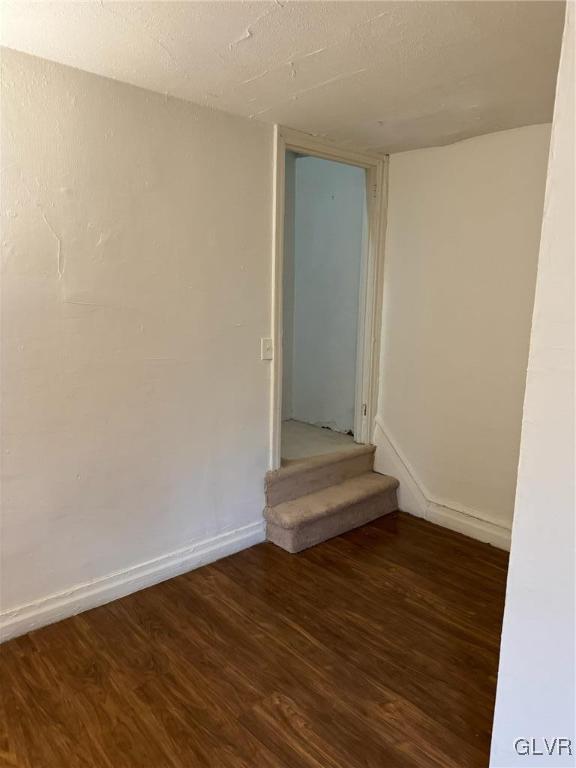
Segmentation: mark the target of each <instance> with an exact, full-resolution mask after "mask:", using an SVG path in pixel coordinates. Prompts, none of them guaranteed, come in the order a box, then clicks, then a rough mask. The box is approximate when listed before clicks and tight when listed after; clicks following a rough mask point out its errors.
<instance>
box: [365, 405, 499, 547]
mask: <svg viewBox="0 0 576 768" xmlns="http://www.w3.org/2000/svg"><path fill="white" fill-rule="evenodd" d="M373 442H374V443H375V445H376V455H375V458H374V468H375V469H376V471H377V472H382V473H384V474H388V475H393V476H394V477H396V478H397V479H398V480H399V482H400V487H399V489H398V506H399V507H400V509H401V510H403V511H404V512H408V513H410V514H411V515H415V516H416V517H423V518H424V519H426V520H429V521H430V522H431V523H436V525H441V526H443V527H444V528H449V529H450V530H452V531H457V532H458V533H462V534H464V535H465V536H470V538H472V539H478V540H479V541H483V542H486V543H488V544H492V546H494V547H498V548H499V549H505V550H510V539H511V533H512V532H511V528H509V527H506V526H503V525H501V524H500V523H498V522H497V521H496V520H495V519H494V518H493V516H492V515H490V514H488V513H486V512H482V511H480V510H475V509H470V508H468V507H464V506H463V505H459V504H457V503H455V502H453V501H448V500H444V499H438V498H434V497H433V496H432V495H431V494H430V492H429V491H428V490H427V489H426V488H425V487H424V485H423V484H422V482H421V481H420V480H419V479H418V477H417V476H416V473H415V470H414V468H413V467H412V466H411V465H410V463H409V462H408V460H407V459H406V457H405V456H403V455H402V453H401V451H400V449H399V448H398V447H397V445H396V444H395V442H394V440H393V439H392V437H391V436H390V434H389V433H388V431H387V430H386V428H385V426H384V424H383V423H382V420H381V419H380V418H379V417H376V420H375V435H374V441H373Z"/></svg>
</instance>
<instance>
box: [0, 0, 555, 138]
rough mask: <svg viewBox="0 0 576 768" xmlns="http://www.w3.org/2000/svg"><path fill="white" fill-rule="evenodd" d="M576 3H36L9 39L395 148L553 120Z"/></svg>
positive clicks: (276, 118) (6, 7) (89, 66)
mask: <svg viewBox="0 0 576 768" xmlns="http://www.w3.org/2000/svg"><path fill="white" fill-rule="evenodd" d="M562 15H563V3H561V2H554V0H552V1H550V2H546V1H545V2H485V0H479V1H478V0H471V1H470V2H427V3H425V2H377V1H375V0H374V1H369V2H365V1H363V0H357V1H355V2H334V0H320V1H318V2H290V0H265V1H264V2H167V3H158V2H108V0H101V2H82V3H71V2H41V3H38V2H27V1H26V0H12V1H7V0H4V2H3V4H2V17H3V18H2V26H1V30H0V35H1V40H2V44H3V45H7V46H9V47H12V48H16V49H18V50H22V51H26V52H28V53H33V54H35V55H37V56H42V57H44V58H47V59H53V60H55V61H60V62H61V63H63V64H68V65H71V66H74V67H78V68H80V69H85V70H87V71H90V72H95V73H97V74H100V75H105V76H107V77H113V78H115V79H118V80H122V81H125V82H129V83H132V84H134V85H139V86H142V87H145V88H150V89H151V90H155V91H158V92H160V93H169V94H172V95H174V96H178V97H180V98H184V99H188V100H190V101H193V102H197V103H201V104H210V105H211V106H213V107H216V108H218V109H221V110H225V111H227V112H233V113H236V114H240V115H244V116H246V117H251V118H253V119H255V120H263V121H265V122H269V123H279V124H282V125H286V126H290V127H292V128H298V129H300V130H303V131H307V132H309V133H314V134H316V135H319V136H324V137H326V138H327V139H328V140H332V141H337V142H340V143H350V144H352V145H354V146H355V147H357V148H360V147H366V148H370V149H372V150H375V151H381V152H397V151H400V150H402V149H410V148H414V147H425V146H431V145H435V144H450V143H452V142H454V141H457V140H458V139H462V138H465V137H469V136H475V135H478V134H482V133H489V132H492V131H498V130H502V129H505V128H513V127H516V126H521V125H528V124H534V123H543V122H547V121H550V120H551V118H552V105H553V98H554V83H555V79H556V70H557V65H558V55H559V51H560V38H561V34H562Z"/></svg>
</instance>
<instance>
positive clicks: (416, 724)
mask: <svg viewBox="0 0 576 768" xmlns="http://www.w3.org/2000/svg"><path fill="white" fill-rule="evenodd" d="M389 527H390V526H389V521H387V520H386V519H383V520H381V521H378V522H376V523H374V524H372V525H369V526H366V527H364V528H361V529H358V530H356V531H353V532H351V533H349V534H346V535H345V536H341V537H339V538H337V539H333V540H332V541H330V542H327V543H325V544H321V545H320V546H318V547H315V548H313V549H310V550H308V551H306V552H303V553H301V554H299V555H289V554H287V553H286V552H284V551H282V550H280V549H277V548H275V547H274V546H273V545H271V544H261V545H259V546H257V547H253V548H252V549H249V550H245V551H244V552H241V553H239V554H237V555H233V556H232V557H229V558H226V559H225V560H220V561H219V562H217V563H214V564H212V565H209V566H206V567H204V568H201V569H199V570H196V571H192V572H191V573H189V574H186V575H184V576H180V577H178V578H175V579H172V580H171V581H167V582H164V583H163V584H160V585H158V586H155V587H152V588H150V589H147V590H144V591H142V592H138V593H136V594H134V595H131V596H129V597H126V598H124V599H122V600H118V601H116V602H114V603H110V604H109V605H106V606H103V607H102V608H97V609H95V610H92V611H89V612H87V613H84V614H81V615H79V616H76V617H74V618H71V619H68V620H66V621H63V622H61V623H59V624H55V625H53V626H50V627H45V628H44V629H41V630H38V631H36V632H34V633H32V634H30V635H27V636H25V637H21V638H18V639H16V640H13V641H11V642H9V643H6V644H5V645H4V646H2V648H1V649H0V668H1V675H2V679H1V684H2V689H1V697H0V706H1V712H0V715H1V722H2V733H1V735H0V765H2V766H26V767H29V768H75V767H76V766H77V767H78V768H80V767H82V768H92V767H96V768H143V767H144V766H145V767H146V768H175V767H176V766H177V767H178V768H204V767H205V766H206V767H208V766H209V767H210V768H279V767H280V766H282V767H283V768H356V767H357V766H358V767H360V766H362V768H417V767H418V768H434V766H438V767H439V768H476V767H478V768H486V766H487V765H488V752H489V743H490V729H491V724H492V711H493V705H494V694H495V685H496V673H497V664H498V648H499V640H500V627H501V620H502V610H503V601H504V588H505V579H506V568H507V557H506V555H505V553H503V552H500V551H498V550H496V549H493V548H491V547H489V546H486V545H483V544H479V543H477V542H474V541H472V540H470V539H466V538H464V537H463V536H459V535H457V534H454V533H451V532H449V531H446V530H444V529H441V528H437V527H435V526H433V525H430V524H429V523H426V522H424V521H422V520H418V519H416V518H412V517H409V516H406V515H400V516H399V520H398V534H396V535H395V534H393V533H391V532H390V530H389Z"/></svg>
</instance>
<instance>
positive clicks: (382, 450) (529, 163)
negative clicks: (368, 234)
mask: <svg viewBox="0 0 576 768" xmlns="http://www.w3.org/2000/svg"><path fill="white" fill-rule="evenodd" d="M549 136H550V126H549V125H535V126H529V127H526V128H518V129H514V130H509V131H503V132H500V133H493V134H489V135H486V136H479V137H477V138H474V139H469V140H467V141H462V142H458V143H456V144H452V145H450V146H446V147H436V148H432V149H422V150H416V151H413V152H404V153H401V154H397V155H392V156H391V158H390V174H389V208H388V227H387V237H386V263H385V268H384V271H385V278H384V317H383V332H382V356H381V360H382V373H381V391H380V402H379V416H378V424H377V428H376V433H375V441H376V444H377V446H378V451H377V457H376V466H377V468H378V469H379V470H380V471H384V472H386V471H387V472H390V473H391V474H395V475H397V476H398V477H399V478H400V480H401V495H400V501H401V506H402V507H403V508H404V509H406V510H407V511H410V512H414V513H415V514H420V515H424V516H426V517H430V518H431V519H433V520H435V521H436V522H439V523H442V524H444V525H448V526H449V527H452V528H455V529H456V530H460V531H462V532H464V533H468V534H470V535H472V536H476V537H478V538H483V539H485V540H488V541H491V542H492V543H494V544H497V545H498V546H507V545H508V543H509V536H510V526H511V522H512V513H513V506H514V492H515V485H516V469H517V465H518V448H519V441H520V423H521V413H522V401H523V396H524V385H525V379H526V365H527V359H528V342H529V336H530V318H531V314H532V305H533V297H534V285H535V279H536V263H537V258H538V244H539V240H540V226H541V219H542V208H543V200H544V187H545V178H546V165H547V158H548V145H549Z"/></svg>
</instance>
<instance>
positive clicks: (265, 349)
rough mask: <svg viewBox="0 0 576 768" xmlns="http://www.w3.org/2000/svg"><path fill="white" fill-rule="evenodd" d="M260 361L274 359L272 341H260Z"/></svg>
mask: <svg viewBox="0 0 576 768" xmlns="http://www.w3.org/2000/svg"><path fill="white" fill-rule="evenodd" d="M260 359H261V360H273V359H274V344H273V343H272V339H260Z"/></svg>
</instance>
